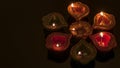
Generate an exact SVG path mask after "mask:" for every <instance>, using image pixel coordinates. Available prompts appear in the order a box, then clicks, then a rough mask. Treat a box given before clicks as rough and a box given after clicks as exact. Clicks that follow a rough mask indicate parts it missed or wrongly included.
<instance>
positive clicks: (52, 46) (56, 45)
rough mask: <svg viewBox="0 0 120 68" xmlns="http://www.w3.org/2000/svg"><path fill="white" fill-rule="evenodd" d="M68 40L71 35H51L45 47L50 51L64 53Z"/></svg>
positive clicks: (58, 33)
mask: <svg viewBox="0 0 120 68" xmlns="http://www.w3.org/2000/svg"><path fill="white" fill-rule="evenodd" d="M70 38H71V34H66V33H61V32H54V33H51V34H50V35H48V37H47V39H46V47H47V48H48V49H49V50H52V51H57V52H62V51H65V50H66V49H67V48H68V47H69V44H70Z"/></svg>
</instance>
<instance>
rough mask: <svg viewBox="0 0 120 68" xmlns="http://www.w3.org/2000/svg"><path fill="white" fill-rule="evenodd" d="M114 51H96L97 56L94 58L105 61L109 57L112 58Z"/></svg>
mask: <svg viewBox="0 0 120 68" xmlns="http://www.w3.org/2000/svg"><path fill="white" fill-rule="evenodd" d="M114 56H115V55H114V52H113V50H111V51H109V52H99V51H98V53H97V57H96V60H97V61H99V62H107V61H109V60H111V59H113V58H114Z"/></svg>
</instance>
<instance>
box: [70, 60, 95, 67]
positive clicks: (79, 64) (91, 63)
mask: <svg viewBox="0 0 120 68" xmlns="http://www.w3.org/2000/svg"><path fill="white" fill-rule="evenodd" d="M71 67H72V68H94V67H95V61H94V60H93V61H91V62H90V63H88V64H81V63H79V62H77V61H74V60H73V59H71Z"/></svg>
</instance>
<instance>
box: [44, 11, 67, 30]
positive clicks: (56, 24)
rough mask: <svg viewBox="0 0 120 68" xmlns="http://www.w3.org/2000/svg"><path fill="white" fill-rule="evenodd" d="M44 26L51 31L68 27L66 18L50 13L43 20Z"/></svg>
mask: <svg viewBox="0 0 120 68" xmlns="http://www.w3.org/2000/svg"><path fill="white" fill-rule="evenodd" d="M42 21H43V26H44V27H45V28H47V29H50V30H56V29H61V28H63V27H66V26H68V25H67V23H66V21H65V19H64V17H63V16H62V15H61V14H60V13H57V12H53V13H50V14H48V15H46V16H44V17H43V18H42Z"/></svg>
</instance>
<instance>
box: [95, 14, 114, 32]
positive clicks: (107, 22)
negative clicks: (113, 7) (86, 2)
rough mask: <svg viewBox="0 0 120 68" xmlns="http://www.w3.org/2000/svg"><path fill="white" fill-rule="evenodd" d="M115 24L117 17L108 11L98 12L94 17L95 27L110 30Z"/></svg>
mask: <svg viewBox="0 0 120 68" xmlns="http://www.w3.org/2000/svg"><path fill="white" fill-rule="evenodd" d="M114 26H115V17H114V16H113V15H112V14H108V13H106V12H100V13H97V14H96V15H95V17H94V24H93V28H94V29H101V30H110V29H112V28H113V27H114Z"/></svg>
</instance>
